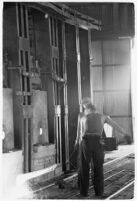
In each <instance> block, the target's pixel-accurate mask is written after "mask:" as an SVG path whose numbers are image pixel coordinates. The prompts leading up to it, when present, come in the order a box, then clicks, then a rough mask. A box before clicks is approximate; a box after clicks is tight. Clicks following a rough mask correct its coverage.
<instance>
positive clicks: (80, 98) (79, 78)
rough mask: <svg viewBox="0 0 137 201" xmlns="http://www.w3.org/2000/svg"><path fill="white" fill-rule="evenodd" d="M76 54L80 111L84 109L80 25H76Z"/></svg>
mask: <svg viewBox="0 0 137 201" xmlns="http://www.w3.org/2000/svg"><path fill="white" fill-rule="evenodd" d="M76 54H77V76H78V101H79V107H80V109H79V110H80V111H82V106H81V102H82V93H81V69H80V45H79V27H78V26H76Z"/></svg>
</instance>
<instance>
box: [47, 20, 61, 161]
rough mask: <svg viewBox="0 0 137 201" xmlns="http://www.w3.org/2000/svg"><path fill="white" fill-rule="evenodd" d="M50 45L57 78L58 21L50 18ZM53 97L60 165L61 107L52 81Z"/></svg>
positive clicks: (58, 91) (53, 72)
mask: <svg viewBox="0 0 137 201" xmlns="http://www.w3.org/2000/svg"><path fill="white" fill-rule="evenodd" d="M49 30H50V45H51V65H52V75H53V77H54V76H59V44H58V20H57V19H54V18H53V17H50V19H49ZM53 96H54V107H55V116H54V136H55V144H56V162H57V163H62V142H61V106H60V89H59V83H58V82H57V81H56V80H53Z"/></svg>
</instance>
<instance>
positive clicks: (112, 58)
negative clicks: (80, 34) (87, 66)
mask: <svg viewBox="0 0 137 201" xmlns="http://www.w3.org/2000/svg"><path fill="white" fill-rule="evenodd" d="M130 42H131V41H130V39H117V40H104V41H94V42H92V49H93V91H94V103H95V105H97V108H98V109H99V110H100V111H101V112H103V113H105V114H108V115H110V116H111V117H112V118H113V119H114V120H115V121H116V122H117V123H118V124H119V125H120V126H122V127H123V128H124V129H125V130H126V132H127V133H130V134H132V111H131V86H130V82H131V80H130V78H131V61H130ZM114 134H116V135H117V134H118V133H117V132H116V131H114Z"/></svg>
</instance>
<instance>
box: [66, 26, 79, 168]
mask: <svg viewBox="0 0 137 201" xmlns="http://www.w3.org/2000/svg"><path fill="white" fill-rule="evenodd" d="M66 55H67V58H66V64H67V89H68V129H69V130H68V132H69V151H70V155H71V153H72V151H73V149H74V141H75V138H76V132H77V117H78V112H79V104H78V78H77V55H76V32H75V27H74V26H71V25H68V24H66ZM70 160H71V162H72V163H73V164H76V156H74V155H73V156H72V157H71V158H70Z"/></svg>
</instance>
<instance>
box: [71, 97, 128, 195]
mask: <svg viewBox="0 0 137 201" xmlns="http://www.w3.org/2000/svg"><path fill="white" fill-rule="evenodd" d="M84 100H86V101H83V108H84V112H83V114H82V115H80V118H79V127H78V132H77V138H76V142H75V146H77V144H79V156H78V160H79V165H78V184H79V188H80V194H81V196H84V197H85V196H88V189H89V169H90V161H91V159H92V162H93V173H94V177H93V185H94V190H95V195H96V196H98V198H100V197H102V196H103V193H104V174H103V163H104V146H103V142H102V132H103V128H104V124H105V123H108V124H109V125H111V126H112V127H113V128H115V129H117V130H118V131H119V132H121V133H122V134H124V135H125V134H126V132H125V131H124V129H123V128H121V127H120V126H119V125H118V124H117V123H116V122H114V121H113V120H112V119H111V118H110V117H109V116H106V115H103V114H100V113H98V112H97V111H96V108H95V106H94V105H93V104H92V103H91V101H89V99H88V98H87V99H84ZM87 100H88V101H87Z"/></svg>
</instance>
